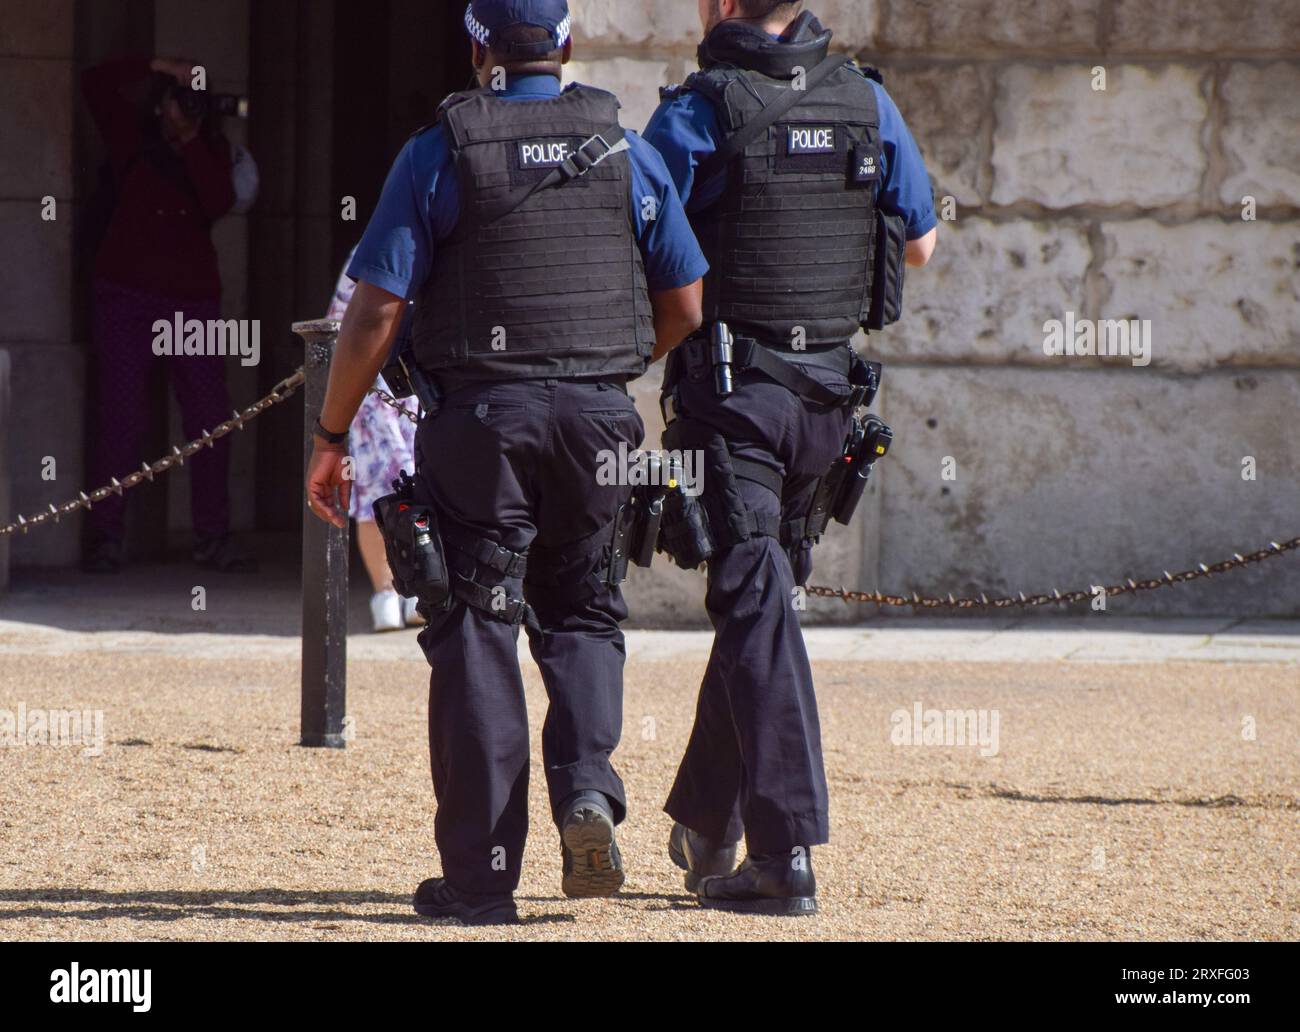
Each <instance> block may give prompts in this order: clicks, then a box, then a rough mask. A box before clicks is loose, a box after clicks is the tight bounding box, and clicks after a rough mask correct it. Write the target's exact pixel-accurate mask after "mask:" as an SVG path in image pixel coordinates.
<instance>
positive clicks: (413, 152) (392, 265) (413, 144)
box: [347, 75, 709, 300]
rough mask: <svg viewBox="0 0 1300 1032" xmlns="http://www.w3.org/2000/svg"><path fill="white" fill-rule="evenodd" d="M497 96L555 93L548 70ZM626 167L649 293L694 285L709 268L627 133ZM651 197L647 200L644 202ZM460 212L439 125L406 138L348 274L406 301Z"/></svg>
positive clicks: (647, 153)
mask: <svg viewBox="0 0 1300 1032" xmlns="http://www.w3.org/2000/svg"><path fill="white" fill-rule="evenodd" d="M498 95H499V96H500V97H502V98H503V99H505V100H524V99H527V100H537V99H539V98H546V97H558V96H559V95H560V80H559V79H557V78H555V76H553V75H522V76H518V77H515V78H511V79H508V80H507V83H506V88H505V89H504V90H502V91H501V92H500V93H499V94H498ZM627 141H628V145H629V148H630V149H629V151H628V157H629V159H630V164H631V168H632V175H631V176H630V177H629V178H630V184H629V189H630V190H631V198H632V211H633V214H634V222H635V228H636V237H637V242H638V243H639V245H640V248H641V254H642V256H643V258H644V261H645V272H646V282H647V284H648V285H649V287H650V289H651V290H671V289H673V288H675V287H684V286H686V285H687V284H689V283H694V282H695V281H696V280H697V279H700V278H701V277H702V276H703V275H704V274H705V273H706V272H708V270H709V265H708V262H707V261H705V259H704V254H703V252H702V251H701V250H700V245H699V242H698V241H697V240H696V239H695V234H694V233H693V232H692V231H691V226H690V222H689V220H688V219H687V217H686V212H685V211H684V210H683V209H682V202H681V200H680V199H679V198H678V196H677V190H676V187H674V185H673V181H672V179H671V177H670V176H669V175H668V169H667V168H666V167H665V166H664V161H663V158H661V157H660V156H659V153H658V152H657V151H656V150H655V149H654V148H653V147H651V146H649V145H648V144H647V143H646V142H645V141H644V140H642V139H641V138H640V137H639V136H637V135H636V134H635V133H633V132H628V133H627ZM647 198H653V199H654V204H653V205H649V204H646V203H645V201H646V199H647ZM459 217H460V185H459V183H458V181H457V177H456V169H455V166H454V164H453V163H452V158H451V148H450V147H449V146H448V145H447V138H446V135H445V133H444V132H443V129H442V126H434V127H433V128H432V129H430V130H428V131H427V132H423V133H420V134H419V135H417V136H414V137H412V138H411V139H410V140H408V141H407V142H406V145H405V146H404V147H403V148H402V151H401V153H400V154H398V155H397V160H396V161H394V162H393V167H392V169H391V170H390V171H389V173H388V179H387V181H386V182H385V183H384V190H383V193H382V194H381V195H380V197H379V204H378V205H377V206H376V207H375V212H374V214H373V215H372V216H371V217H370V222H369V224H368V225H367V226H366V231H365V233H364V234H363V235H362V237H361V243H360V244H359V245H358V246H357V249H356V253H355V254H354V255H353V258H352V261H351V262H350V263H349V264H348V269H347V272H348V275H349V276H351V277H352V278H353V279H357V280H365V281H366V282H367V283H370V284H373V285H374V286H376V287H381V288H383V289H384V290H387V291H389V292H390V293H392V294H396V295H397V296H398V297H403V298H407V299H408V300H409V299H411V298H413V297H414V296H415V295H416V294H417V293H418V292H419V290H420V288H421V287H422V286H423V285H424V282H425V280H426V279H427V278H428V276H429V272H430V270H431V269H432V268H433V257H434V254H435V253H436V251H437V248H438V245H439V244H440V243H441V242H442V241H444V240H446V239H447V237H449V236H450V235H451V233H452V230H453V229H454V228H455V226H456V221H457V219H459Z"/></svg>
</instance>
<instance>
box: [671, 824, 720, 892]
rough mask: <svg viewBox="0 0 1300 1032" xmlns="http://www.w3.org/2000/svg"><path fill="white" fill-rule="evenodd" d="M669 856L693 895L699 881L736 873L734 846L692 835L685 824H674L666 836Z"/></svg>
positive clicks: (687, 889) (688, 890) (693, 833)
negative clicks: (710, 876) (683, 873)
mask: <svg viewBox="0 0 1300 1032" xmlns="http://www.w3.org/2000/svg"><path fill="white" fill-rule="evenodd" d="M668 856H669V859H671V860H672V862H673V863H675V864H676V865H677V866H678V867H680V868H681V869H682V870H683V871H685V872H686V891H687V892H694V891H695V889H696V886H698V885H699V884H700V879H701V878H707V877H708V876H709V875H712V874H731V872H732V871H734V870H735V869H736V845H735V843H734V842H733V843H732V844H731V845H727V844H726V843H725V842H715V841H714V840H713V839H708V838H705V837H704V836H703V835H697V834H696V833H695V832H693V831H691V829H690V828H688V827H687V826H686V825H685V824H678V823H677V822H676V821H674V822H673V830H672V831H671V832H670V833H669V835H668Z"/></svg>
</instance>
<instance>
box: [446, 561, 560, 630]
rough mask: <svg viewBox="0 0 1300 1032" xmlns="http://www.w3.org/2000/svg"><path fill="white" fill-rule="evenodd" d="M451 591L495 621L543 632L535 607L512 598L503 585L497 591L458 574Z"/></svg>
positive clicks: (498, 586) (520, 599)
mask: <svg viewBox="0 0 1300 1032" xmlns="http://www.w3.org/2000/svg"><path fill="white" fill-rule="evenodd" d="M451 590H452V594H453V595H455V596H456V598H458V599H459V600H460V601H462V602H464V603H465V604H466V605H467V606H472V607H473V608H475V609H477V610H479V611H480V612H481V613H484V614H485V615H487V616H490V617H491V618H492V619H494V620H500V621H501V622H502V623H505V624H509V625H510V626H511V627H518V626H519V625H520V624H525V625H527V626H528V627H531V628H533V629H534V630H541V624H540V623H539V622H538V620H537V614H535V613H534V612H533V607H532V606H530V605H529V604H528V603H527V602H525V601H524V600H523V599H522V598H510V596H509V595H508V594H507V593H506V590H505V587H504V586H503V585H497V586H496V588H495V589H494V588H489V587H487V586H486V585H483V584H479V583H478V582H477V581H474V580H471V579H470V578H468V577H466V576H464V575H462V574H457V575H456V578H455V581H454V582H453V584H452V589H451Z"/></svg>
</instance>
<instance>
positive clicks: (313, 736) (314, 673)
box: [293, 319, 348, 749]
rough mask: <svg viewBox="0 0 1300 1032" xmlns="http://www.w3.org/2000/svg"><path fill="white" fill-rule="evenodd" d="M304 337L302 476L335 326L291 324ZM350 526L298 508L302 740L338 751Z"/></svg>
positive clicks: (327, 323)
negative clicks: (334, 523) (300, 578)
mask: <svg viewBox="0 0 1300 1032" xmlns="http://www.w3.org/2000/svg"><path fill="white" fill-rule="evenodd" d="M293 332H294V333H296V334H298V336H300V337H301V338H302V339H303V342H304V344H305V345H306V355H305V356H304V360H303V372H304V374H305V376H306V382H305V383H304V384H303V472H304V482H305V479H306V478H305V473H306V464H307V460H308V458H310V456H311V450H312V424H313V423H314V422H315V420H316V416H317V414H318V413H319V412H320V408H321V405H322V404H323V403H324V401H325V385H326V383H327V382H328V381H329V373H330V358H331V356H332V355H333V353H334V341H335V339H336V338H337V337H338V332H339V324H338V323H337V322H335V321H333V320H329V319H316V320H313V321H310V322H300V323H294V324H293ZM347 652H348V528H347V527H346V526H345V527H344V528H343V529H342V530H339V529H338V528H337V527H334V526H331V525H330V524H328V523H326V522H325V521H324V520H322V519H318V518H317V517H316V516H314V515H313V514H312V512H311V511H310V510H309V509H308V508H307V501H306V491H305V490H304V491H303V506H302V741H301V744H302V745H305V746H316V747H324V748H327V749H342V748H343V747H344V746H345V745H346V741H345V740H344V731H343V719H344V716H345V715H346V709H347V658H348V656H347Z"/></svg>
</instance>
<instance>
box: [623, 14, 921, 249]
mask: <svg viewBox="0 0 1300 1032" xmlns="http://www.w3.org/2000/svg"><path fill="white" fill-rule="evenodd" d="M773 38H775V37H773ZM868 81H869V82H870V83H871V85H872V86H873V87H874V88H875V91H876V107H877V109H878V110H879V112H880V149H881V181H880V194H879V197H878V203H879V205H880V207H881V208H883V209H884V210H885V211H886V212H888V213H889V214H891V215H900V216H902V218H903V220H904V222H905V223H906V226H907V239H908V240H916V239H917V238H918V237H923V236H925V234H926V233H928V232H930V230H932V229H933V228H934V227H935V225H937V219H936V218H935V214H934V195H933V192H932V191H931V189H930V176H929V173H928V172H926V170H925V161H924V160H923V159H922V157H921V151H920V149H919V148H918V147H917V146H916V141H915V140H914V139H912V134H911V132H910V131H909V130H908V128H907V124H906V123H905V122H904V121H903V116H902V114H900V113H899V110H898V107H897V105H895V104H894V102H893V100H892V99H891V98H890V96H889V94H888V93H886V92H885V88H884V87H883V86H881V85H880V83H878V82H876V81H875V80H874V79H870V80H868ZM721 138H722V130H721V129H720V128H719V125H718V114H717V111H716V110H715V109H714V107H713V105H712V103H710V102H709V100H708V99H706V98H705V97H703V96H701V95H700V94H699V93H696V92H695V91H694V90H682V91H681V92H680V93H678V94H677V96H676V97H674V98H671V99H669V100H665V101H664V102H663V103H662V104H660V105H659V107H658V109H657V110H656V111H655V113H654V114H653V115H652V116H651V118H650V122H649V123H648V124H647V125H646V129H645V139H646V142H647V143H650V144H652V145H653V146H654V147H655V148H656V149H657V150H658V151H659V153H660V154H662V155H663V158H664V162H665V163H666V164H667V165H668V171H669V172H670V173H671V174H672V177H673V181H674V182H675V183H676V184H677V192H678V193H679V194H681V198H682V203H683V204H685V205H686V210H687V212H690V213H692V214H694V213H696V212H701V211H705V210H707V209H708V208H710V207H712V206H713V205H714V204H716V203H717V201H718V199H719V198H720V197H721V196H722V191H723V188H724V187H725V185H726V181H727V174H726V172H725V171H723V172H719V173H717V174H716V175H715V176H713V177H712V178H711V179H709V180H708V181H706V182H703V183H697V182H695V170H696V168H698V167H699V165H700V163H701V162H702V161H704V159H705V158H707V157H708V156H709V155H710V154H712V153H713V152H714V151H715V150H717V149H718V144H719V143H720V141H721Z"/></svg>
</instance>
